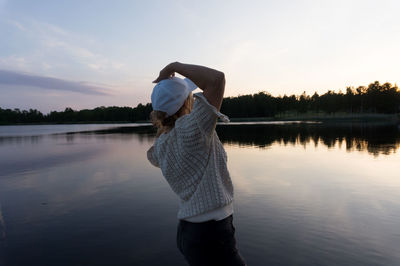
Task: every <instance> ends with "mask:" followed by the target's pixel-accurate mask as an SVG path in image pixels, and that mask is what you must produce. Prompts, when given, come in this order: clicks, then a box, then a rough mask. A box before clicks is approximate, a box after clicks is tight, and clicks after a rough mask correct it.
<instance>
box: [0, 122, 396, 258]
mask: <svg viewBox="0 0 400 266" xmlns="http://www.w3.org/2000/svg"><path fill="white" fill-rule="evenodd" d="M82 131H83V132H82ZM217 131H218V134H219V136H220V139H221V141H222V142H223V144H224V147H225V149H226V151H227V154H228V167H229V170H230V173H231V177H232V180H233V183H234V186H235V213H234V225H235V227H236V239H237V242H238V247H239V250H240V252H241V254H242V255H243V257H245V259H246V261H247V263H248V265H400V226H399V225H400V175H399V172H400V171H399V170H400V131H399V128H398V127H397V126H382V125H379V126H372V125H362V124H344V125H324V124H276V123H263V124H246V125H243V124H242V125H238V124H232V125H219V126H218V127H217ZM153 141H154V132H153V131H152V129H151V128H149V127H137V126H135V125H97V126H94V125H62V126H34V127H32V126H19V127H8V126H7V127H5V126H3V127H0V265H186V264H185V261H184V259H183V257H182V255H181V254H180V253H179V251H178V249H177V248H176V242H175V238H176V227H177V219H176V212H177V207H178V199H177V197H176V196H175V195H174V194H173V192H172V191H171V189H170V188H169V186H168V184H167V182H166V181H165V180H164V179H163V177H162V175H161V172H160V170H159V169H157V168H154V167H152V166H151V165H150V163H148V162H147V159H146V151H147V149H148V148H149V147H150V146H151V144H152V142H153Z"/></svg>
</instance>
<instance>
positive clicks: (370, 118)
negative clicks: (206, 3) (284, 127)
mask: <svg viewBox="0 0 400 266" xmlns="http://www.w3.org/2000/svg"><path fill="white" fill-rule="evenodd" d="M230 121H231V122H279V121H283V122H288V121H305V122H306V121H315V122H324V123H336V122H349V123H352V122H355V123H360V122H361V123H377V122H378V123H388V124H400V114H374V113H370V114H345V113H335V114H318V113H305V114H283V115H279V116H275V117H241V118H239V117H233V118H230ZM144 123H145V124H148V123H150V121H144V120H142V121H135V122H131V121H81V122H43V123H0V126H27V125H29V126H33V125H43V126H44V125H83V124H144Z"/></svg>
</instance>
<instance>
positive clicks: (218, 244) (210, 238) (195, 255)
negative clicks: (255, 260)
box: [176, 215, 245, 266]
mask: <svg viewBox="0 0 400 266" xmlns="http://www.w3.org/2000/svg"><path fill="white" fill-rule="evenodd" d="M232 220H233V217H232V215H231V216H229V217H227V218H225V219H223V220H220V221H214V220H213V221H207V222H203V223H191V222H187V221H184V220H179V224H178V232H177V236H176V242H177V245H178V249H179V250H180V252H181V253H182V254H183V255H184V256H185V259H186V261H187V262H189V264H190V265H207V266H208V265H220V266H222V265H230V266H231V265H232V266H234V265H245V262H244V260H243V258H242V257H241V256H240V254H239V251H238V250H237V247H236V240H235V227H234V226H233V224H232Z"/></svg>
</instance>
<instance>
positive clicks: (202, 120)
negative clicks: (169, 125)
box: [175, 93, 229, 141]
mask: <svg viewBox="0 0 400 266" xmlns="http://www.w3.org/2000/svg"><path fill="white" fill-rule="evenodd" d="M194 97H195V102H194V106H193V110H192V111H191V112H190V114H188V115H185V116H183V117H181V118H180V119H178V120H177V122H176V124H175V128H176V131H177V134H178V135H179V136H180V137H182V139H183V140H185V139H186V140H189V139H191V136H193V137H205V138H206V139H207V138H209V137H210V136H211V134H212V133H213V131H214V129H215V127H216V124H217V120H218V118H220V119H221V120H222V121H224V122H229V118H228V117H227V116H226V115H224V114H221V113H220V112H218V111H217V109H216V108H215V107H214V106H213V105H211V104H210V103H209V102H208V101H207V99H206V97H204V95H203V93H195V94H194ZM199 135H200V136H199ZM191 141H192V140H191Z"/></svg>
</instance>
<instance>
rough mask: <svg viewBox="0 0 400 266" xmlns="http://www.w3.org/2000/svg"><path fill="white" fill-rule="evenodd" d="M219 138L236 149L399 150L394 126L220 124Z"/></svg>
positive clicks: (389, 151)
mask: <svg viewBox="0 0 400 266" xmlns="http://www.w3.org/2000/svg"><path fill="white" fill-rule="evenodd" d="M217 132H218V135H219V136H220V139H221V140H222V141H223V142H224V143H227V144H236V145H239V146H246V145H248V146H257V147H260V148H265V147H269V146H271V145H272V144H274V143H279V144H283V145H287V144H293V145H303V146H306V145H308V144H312V145H314V146H317V145H319V144H322V145H325V146H327V147H329V148H332V147H335V146H336V145H338V146H339V147H342V146H345V148H346V150H347V151H367V152H368V153H370V154H373V155H375V156H376V155H379V154H386V155H387V154H391V153H394V152H396V151H397V150H398V149H399V147H400V131H399V129H398V127H397V126H395V125H370V124H359V123H352V124H293V125H290V126H288V125H267V126H266V125H241V126H235V125H232V126H228V125H220V126H219V127H218V128H217Z"/></svg>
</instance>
